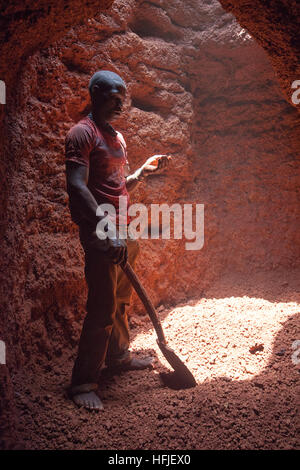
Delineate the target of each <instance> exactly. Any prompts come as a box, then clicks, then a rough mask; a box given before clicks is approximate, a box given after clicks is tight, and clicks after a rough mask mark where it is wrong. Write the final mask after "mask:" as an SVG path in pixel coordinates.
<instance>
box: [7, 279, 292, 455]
mask: <svg viewBox="0 0 300 470" xmlns="http://www.w3.org/2000/svg"><path fill="white" fill-rule="evenodd" d="M299 274H300V273H299V271H297V272H294V273H290V274H289V275H288V276H287V275H286V273H284V272H282V273H280V274H277V275H276V276H275V275H270V274H261V275H260V276H256V277H255V278H253V277H243V278H241V277H236V276H233V275H230V274H228V275H227V276H224V277H223V278H222V279H220V280H219V281H218V282H217V283H216V284H215V285H214V286H213V287H212V288H210V289H208V290H207V291H206V292H205V294H204V295H203V297H202V298H201V299H199V300H197V299H193V300H191V301H189V302H188V303H187V304H182V305H177V306H176V307H175V308H162V307H161V309H160V316H161V319H162V320H163V326H164V329H165V333H166V336H167V338H168V339H169V344H170V345H171V346H172V347H174V349H175V351H176V352H177V353H178V354H179V355H180V357H181V358H182V359H183V360H184V361H185V362H186V364H187V365H188V367H189V368H190V370H191V371H192V372H193V374H194V375H195V378H196V380H197V386H196V388H193V389H189V390H178V391H176V390H170V389H168V388H166V387H163V386H162V384H161V383H160V380H159V375H158V373H159V372H162V371H166V370H167V363H166V361H165V359H164V358H163V357H162V355H161V353H160V351H159V349H158V348H157V346H156V343H155V335H154V333H153V329H152V327H151V324H150V322H149V321H146V319H145V318H144V317H143V318H141V317H136V318H132V321H131V323H132V325H131V326H132V348H133V350H135V351H137V353H138V354H148V353H151V354H152V355H154V356H155V357H156V360H155V370H154V371H151V372H149V371H142V372H126V373H123V374H121V375H120V376H115V377H114V378H110V379H106V380H105V381H104V382H103V383H102V385H101V393H100V395H101V398H102V400H103V402H104V405H105V410H104V411H103V412H100V413H99V414H97V413H93V412H89V411H86V410H84V409H78V408H76V406H75V405H74V404H73V403H72V402H71V401H69V400H67V398H66V397H65V395H64V390H63V387H65V386H67V384H68V380H69V375H70V371H71V367H72V362H73V359H74V353H75V351H74V350H71V349H70V350H69V351H65V352H64V354H63V355H62V356H61V357H60V358H56V359H55V360H53V359H51V361H48V362H45V361H43V363H42V364H41V366H40V368H37V366H36V364H32V365H28V366H27V367H26V368H24V369H23V370H21V371H20V372H19V373H17V374H16V375H15V376H14V377H13V382H14V386H15V399H16V406H17V409H18V415H19V420H18V425H17V437H16V442H17V447H18V448H27V449H120V450H123V449H296V448H299V440H297V434H296V429H297V419H298V418H297V393H298V394H299V389H298V390H297V383H298V382H297V381H298V378H299V372H300V369H299V365H298V366H297V365H295V364H293V362H292V360H291V355H292V352H293V350H292V349H291V345H292V343H293V341H295V340H296V339H299V338H300V332H299V316H300V292H299V286H298V283H297V280H298V279H299ZM256 343H260V344H263V346H264V349H263V351H257V352H256V353H255V354H251V353H250V349H251V347H252V346H253V345H255V344H256ZM35 372H36V374H35Z"/></svg>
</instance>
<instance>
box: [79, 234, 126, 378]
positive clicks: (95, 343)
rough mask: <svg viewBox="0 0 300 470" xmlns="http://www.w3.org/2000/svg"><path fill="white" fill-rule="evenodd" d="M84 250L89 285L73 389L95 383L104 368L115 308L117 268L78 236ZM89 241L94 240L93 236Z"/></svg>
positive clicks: (91, 244)
mask: <svg viewBox="0 0 300 470" xmlns="http://www.w3.org/2000/svg"><path fill="white" fill-rule="evenodd" d="M80 239H81V242H82V245H83V247H84V250H85V276H86V281H87V284H88V299H87V304H86V308H87V315H86V317H85V320H84V323H83V328H82V332H81V337H80V341H79V347H78V355H77V358H76V361H75V365H74V368H73V373H72V386H75V385H81V384H91V383H97V381H98V378H99V373H100V370H101V368H102V366H103V365H104V362H105V357H106V352H107V348H108V344H109V338H110V335H111V332H112V329H113V324H114V319H115V313H116V308H117V302H116V289H117V269H118V266H117V265H115V264H113V263H111V262H110V261H109V258H108V257H107V256H106V255H105V253H103V252H101V251H100V250H99V249H96V248H95V244H93V242H91V243H90V241H91V237H90V236H89V234H85V233H82V232H81V234H80ZM92 240H95V237H94V236H93V238H92Z"/></svg>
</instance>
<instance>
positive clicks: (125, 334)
mask: <svg viewBox="0 0 300 470" xmlns="http://www.w3.org/2000/svg"><path fill="white" fill-rule="evenodd" d="M127 250H128V262H129V263H130V265H131V266H132V267H133V268H134V266H135V261H136V258H137V256H138V253H139V245H138V242H137V241H136V240H133V239H130V238H128V239H127ZM131 295H132V285H131V283H130V281H129V280H128V278H127V276H126V274H125V273H124V271H123V270H122V268H121V267H120V266H118V271H117V289H116V303H117V305H116V314H115V318H114V325H113V329H112V333H111V336H110V339H109V346H108V350H107V355H106V364H107V366H108V367H109V368H118V367H121V368H123V369H145V368H151V367H152V361H153V359H152V358H149V357H148V358H144V359H137V358H134V357H132V356H131V353H130V351H129V326H128V317H127V312H126V306H128V305H129V304H130V299H131Z"/></svg>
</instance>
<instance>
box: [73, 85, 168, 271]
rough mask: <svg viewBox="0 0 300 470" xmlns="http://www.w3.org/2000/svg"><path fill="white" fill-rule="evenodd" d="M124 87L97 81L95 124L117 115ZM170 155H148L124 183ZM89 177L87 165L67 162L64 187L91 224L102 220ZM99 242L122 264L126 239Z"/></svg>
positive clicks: (159, 165) (153, 168)
mask: <svg viewBox="0 0 300 470" xmlns="http://www.w3.org/2000/svg"><path fill="white" fill-rule="evenodd" d="M125 94H126V88H125V87H124V85H123V84H122V83H120V82H117V81H115V82H113V83H112V84H111V85H110V86H108V87H107V89H106V90H105V91H103V90H102V91H101V93H100V91H99V89H98V87H97V85H95V86H94V88H93V96H92V114H93V119H94V120H95V122H96V124H97V125H98V126H99V127H101V125H103V124H104V123H105V122H110V121H111V120H113V119H114V118H115V117H117V116H118V115H119V114H120V113H121V111H122V107H123V102H124V99H125ZM169 159H170V157H168V156H167V155H154V156H153V157H150V158H148V160H147V161H146V162H145V164H144V165H142V167H140V168H139V169H138V170H137V171H136V172H135V173H134V174H133V175H129V176H128V177H127V178H126V187H127V190H128V191H132V190H133V189H134V188H135V187H136V186H137V185H138V184H139V181H138V179H137V176H140V175H143V176H147V175H148V174H150V173H153V172H155V171H157V170H160V169H163V168H166V167H167V165H168V163H169ZM88 179H89V169H88V168H87V167H86V166H84V165H80V164H77V163H74V162H68V163H67V190H68V194H69V197H70V198H72V197H73V198H76V200H77V201H78V203H79V204H80V206H81V209H82V214H84V218H85V219H86V220H87V222H89V223H90V224H91V225H93V226H96V224H97V223H98V222H99V220H101V217H98V216H96V210H97V207H98V204H97V201H96V199H95V198H94V196H93V194H92V193H91V192H90V190H89V189H88V187H87V184H88ZM98 246H99V248H100V249H101V250H103V251H104V252H105V253H106V255H107V256H108V257H109V258H110V259H111V261H112V262H113V263H115V264H122V263H123V262H125V261H126V260H127V246H126V240H123V239H119V238H118V237H117V238H114V239H113V238H106V239H105V240H100V239H99V241H98Z"/></svg>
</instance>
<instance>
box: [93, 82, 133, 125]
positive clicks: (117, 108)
mask: <svg viewBox="0 0 300 470" xmlns="http://www.w3.org/2000/svg"><path fill="white" fill-rule="evenodd" d="M125 95H126V88H125V87H124V85H122V84H120V83H117V82H116V83H112V84H111V85H110V86H108V87H107V89H106V90H105V91H102V92H101V94H99V96H98V97H97V98H96V107H97V112H98V115H100V116H101V118H102V119H103V120H105V121H111V120H112V119H114V118H115V117H117V116H119V115H120V114H121V112H122V107H123V102H124V99H125Z"/></svg>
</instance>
